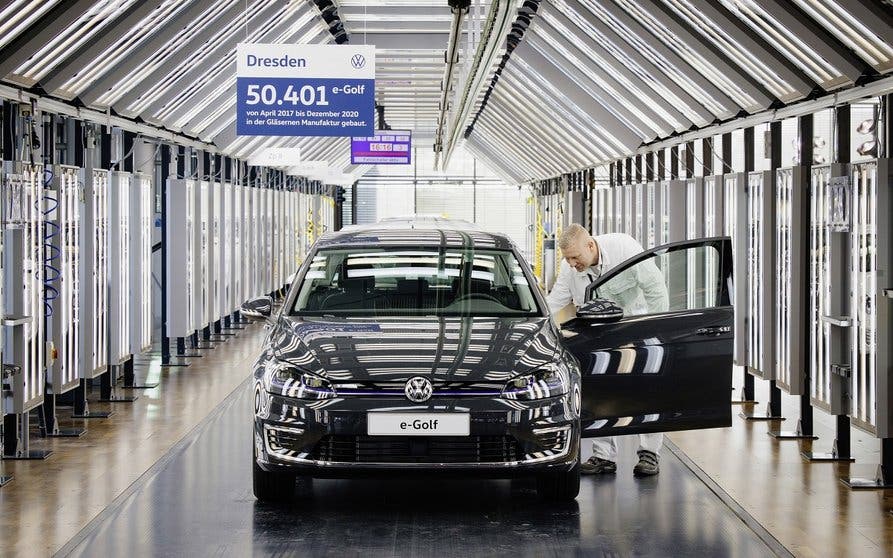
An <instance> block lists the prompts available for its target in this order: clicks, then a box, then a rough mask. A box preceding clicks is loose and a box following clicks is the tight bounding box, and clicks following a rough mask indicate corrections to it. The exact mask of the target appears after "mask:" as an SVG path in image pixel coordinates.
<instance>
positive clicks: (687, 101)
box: [559, 0, 716, 125]
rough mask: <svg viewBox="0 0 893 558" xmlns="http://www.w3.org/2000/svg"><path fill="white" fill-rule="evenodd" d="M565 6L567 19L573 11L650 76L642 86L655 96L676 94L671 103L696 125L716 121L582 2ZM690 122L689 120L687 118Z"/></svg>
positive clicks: (562, 9) (570, 0) (642, 78)
mask: <svg viewBox="0 0 893 558" xmlns="http://www.w3.org/2000/svg"><path fill="white" fill-rule="evenodd" d="M562 5H563V6H564V7H563V8H561V11H562V13H564V14H565V15H567V11H568V10H573V12H574V14H575V15H578V16H579V17H580V18H581V19H583V20H585V21H586V23H587V24H588V25H589V26H591V27H592V28H593V29H597V30H598V31H599V32H601V33H602V34H603V35H604V36H605V39H606V40H607V41H608V42H609V43H610V44H611V46H612V47H613V48H615V49H616V50H617V51H618V52H619V53H622V54H623V55H624V56H625V57H626V58H628V59H629V60H632V61H633V62H634V63H636V64H637V65H638V66H639V67H640V68H641V69H642V71H643V72H644V73H645V74H646V75H647V78H645V77H640V78H639V79H640V80H642V83H645V84H646V85H648V87H649V88H651V89H652V90H654V92H655V93H657V94H658V95H661V96H664V97H668V95H667V93H669V94H672V96H674V97H675V99H671V98H668V100H669V101H670V102H674V101H676V100H678V102H679V103H680V104H682V105H685V107H687V108H688V110H689V111H690V112H692V113H694V114H693V115H692V116H696V117H697V118H699V119H700V120H693V124H698V125H703V124H708V123H710V122H713V120H714V119H715V118H716V115H714V114H713V113H712V112H710V111H709V110H707V109H706V108H705V107H704V105H702V104H701V103H700V101H698V100H697V99H695V98H694V97H693V96H692V95H691V94H690V93H689V92H688V91H686V90H685V88H684V87H682V84H680V83H677V82H676V81H675V80H672V79H668V78H667V76H665V75H664V74H663V72H662V71H661V69H660V68H659V67H658V66H657V65H656V64H655V63H654V61H653V60H651V59H649V58H648V57H646V56H645V55H644V53H642V52H641V51H640V50H638V49H637V48H635V47H634V46H633V45H631V44H629V43H627V42H626V40H625V39H624V38H623V37H622V36H621V35H620V34H619V33H618V32H617V31H615V30H614V29H612V28H611V27H610V26H607V25H604V23H603V22H602V20H601V19H600V18H598V17H597V16H596V15H595V14H593V13H592V12H591V11H590V10H589V9H588V8H587V7H585V6H583V5H581V4H580V2H579V1H578V0H569V2H566V3H562V4H559V6H562ZM615 57H616V55H615ZM617 59H618V61H619V62H620V63H621V64H626V63H627V62H626V60H621V59H620V58H617ZM661 78H663V79H661ZM645 79H650V80H651V81H653V82H656V83H659V84H660V86H661V88H660V89H658V88H656V87H655V86H654V84H648V83H647V82H646V81H644V80H645ZM686 118H689V117H688V116H686Z"/></svg>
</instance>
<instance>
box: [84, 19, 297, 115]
mask: <svg viewBox="0 0 893 558" xmlns="http://www.w3.org/2000/svg"><path fill="white" fill-rule="evenodd" d="M262 6H263V7H262V8H261V9H260V10H258V11H257V12H255V13H254V14H252V15H251V17H250V18H249V20H248V24H249V25H251V26H254V25H256V23H255V22H256V21H257V20H261V21H268V20H270V19H271V18H272V17H274V16H275V14H276V13H278V11H279V10H280V9H281V7H279V6H277V5H276V3H275V2H269V3H265V4H263V5H262ZM243 11H244V6H243V5H241V4H240V3H238V2H236V3H235V4H233V5H232V6H230V7H229V9H227V10H226V11H225V12H223V13H222V14H221V15H220V19H222V20H223V21H226V20H234V19H236V18H238V17H239V15H240V14H242V13H243ZM255 28H256V27H255ZM219 31H220V29H219V28H218V27H217V26H215V25H207V26H205V27H204V28H203V29H202V30H201V31H200V32H199V33H197V34H196V35H195V36H194V37H192V38H191V39H190V40H189V41H185V42H183V43H182V44H181V45H179V46H178V49H177V52H184V53H190V52H194V51H195V50H197V47H198V46H200V45H203V44H205V43H206V42H208V41H209V40H210V39H211V38H212V37H213V36H214V35H216V34H217V33H218V32H219ZM234 36H235V35H231V37H234ZM236 42H238V39H237V38H236V39H234V40H232V41H230V40H227V41H224V42H222V43H219V44H218V45H217V46H216V47H215V48H214V49H213V50H211V51H210V52H209V53H208V58H211V59H213V58H218V57H221V56H223V53H224V52H226V51H228V50H229V49H231V48H232V47H233V45H235V43H236ZM134 54H135V55H142V56H148V55H149V54H150V51H148V50H147V49H146V48H145V47H141V48H140V49H139V50H138V51H137V52H136V53H134ZM182 65H183V58H182V57H180V56H176V55H175V54H174V55H172V56H170V57H168V59H167V60H165V61H164V62H163V63H162V64H161V65H159V66H158V67H157V68H156V69H154V70H153V71H152V72H150V73H149V74H147V75H146V76H145V77H144V78H142V79H141V80H140V81H139V82H137V83H136V84H134V87H133V88H132V89H131V90H130V91H128V92H127V94H126V95H124V96H123V97H121V98H120V99H118V100H117V101H116V102H115V103H114V107H115V110H117V111H118V112H119V113H122V114H124V113H125V111H127V107H129V106H130V105H131V104H133V103H134V102H135V101H136V100H137V99H139V98H140V97H141V96H142V95H143V94H144V93H145V92H146V90H147V89H150V87H147V86H145V85H144V84H147V85H151V86H152V87H157V84H159V83H161V80H162V79H164V78H165V77H166V76H167V75H169V74H170V73H171V72H173V71H174V70H175V69H177V68H179V67H180V66H182ZM124 75H126V74H124ZM82 99H83V97H82Z"/></svg>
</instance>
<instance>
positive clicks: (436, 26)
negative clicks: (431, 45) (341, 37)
mask: <svg viewBox="0 0 893 558" xmlns="http://www.w3.org/2000/svg"><path fill="white" fill-rule="evenodd" d="M448 24H449V22H442V21H429V20H421V21H405V20H402V19H401V20H396V21H368V22H363V21H357V22H346V24H345V25H344V29H345V30H346V31H348V32H349V33H350V36H351V40H352V43H351V44H355V45H361V44H369V41H368V39H367V41H366V43H363V35H364V34H365V35H369V34H370V33H391V32H394V31H396V32H399V33H441V32H443V31H445V29H446V27H447V25H448Z"/></svg>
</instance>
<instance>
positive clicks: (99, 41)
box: [40, 0, 164, 98]
mask: <svg viewBox="0 0 893 558" xmlns="http://www.w3.org/2000/svg"><path fill="white" fill-rule="evenodd" d="M162 5H164V0H154V1H152V2H135V3H133V4H131V5H130V7H129V8H128V9H126V10H124V11H123V12H122V13H121V14H120V15H118V16H117V17H116V19H115V21H114V23H112V24H109V25H107V26H105V27H103V29H102V33H100V34H99V35H98V36H95V37H94V38H93V40H91V41H89V42H87V43H85V44H83V45H82V46H81V47H80V48H79V49H78V50H77V51H76V52H74V53H72V55H71V56H69V57H68V58H67V59H66V60H60V64H57V65H56V66H55V67H54V68H53V69H52V70H50V72H49V73H48V74H47V75H46V76H44V77H43V79H41V80H40V85H41V87H43V89H44V91H47V92H48V93H50V94H52V95H60V91H59V90H60V89H62V86H63V85H65V83H66V82H67V81H68V80H70V79H71V78H73V77H74V76H76V75H77V74H78V73H80V72H82V71H83V70H84V69H85V68H86V67H87V66H88V65H89V64H90V63H92V62H93V61H94V60H96V59H97V58H98V57H99V56H100V55H101V54H102V53H103V52H105V50H106V49H107V48H109V47H110V46H112V45H113V44H115V42H117V41H119V40H120V39H121V37H126V36H127V35H128V34H129V33H130V32H131V31H132V30H133V28H134V27H135V26H136V25H137V24H138V23H139V22H141V21H142V20H143V19H145V18H146V17H147V16H148V15H149V14H151V13H152V12H154V11H155V10H157V9H159V8H161V7H162ZM76 94H77V92H73V91H72V92H66V93H62V94H61V95H62V96H65V97H67V98H72V97H74V96H75V95H76Z"/></svg>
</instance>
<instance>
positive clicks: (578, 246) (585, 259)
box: [558, 223, 598, 271]
mask: <svg viewBox="0 0 893 558" xmlns="http://www.w3.org/2000/svg"><path fill="white" fill-rule="evenodd" d="M558 248H559V249H560V250H561V257H563V258H564V259H565V260H567V263H568V265H570V266H571V267H572V268H574V269H576V270H577V271H583V270H584V269H586V268H588V267H591V266H593V265H595V264H597V263H598V243H597V242H596V241H595V239H594V238H592V235H590V234H589V231H587V230H586V229H584V228H583V227H581V226H580V225H579V224H577V223H571V224H570V225H569V226H568V227H567V228H566V229H565V230H564V232H562V233H561V238H559V239H558Z"/></svg>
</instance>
